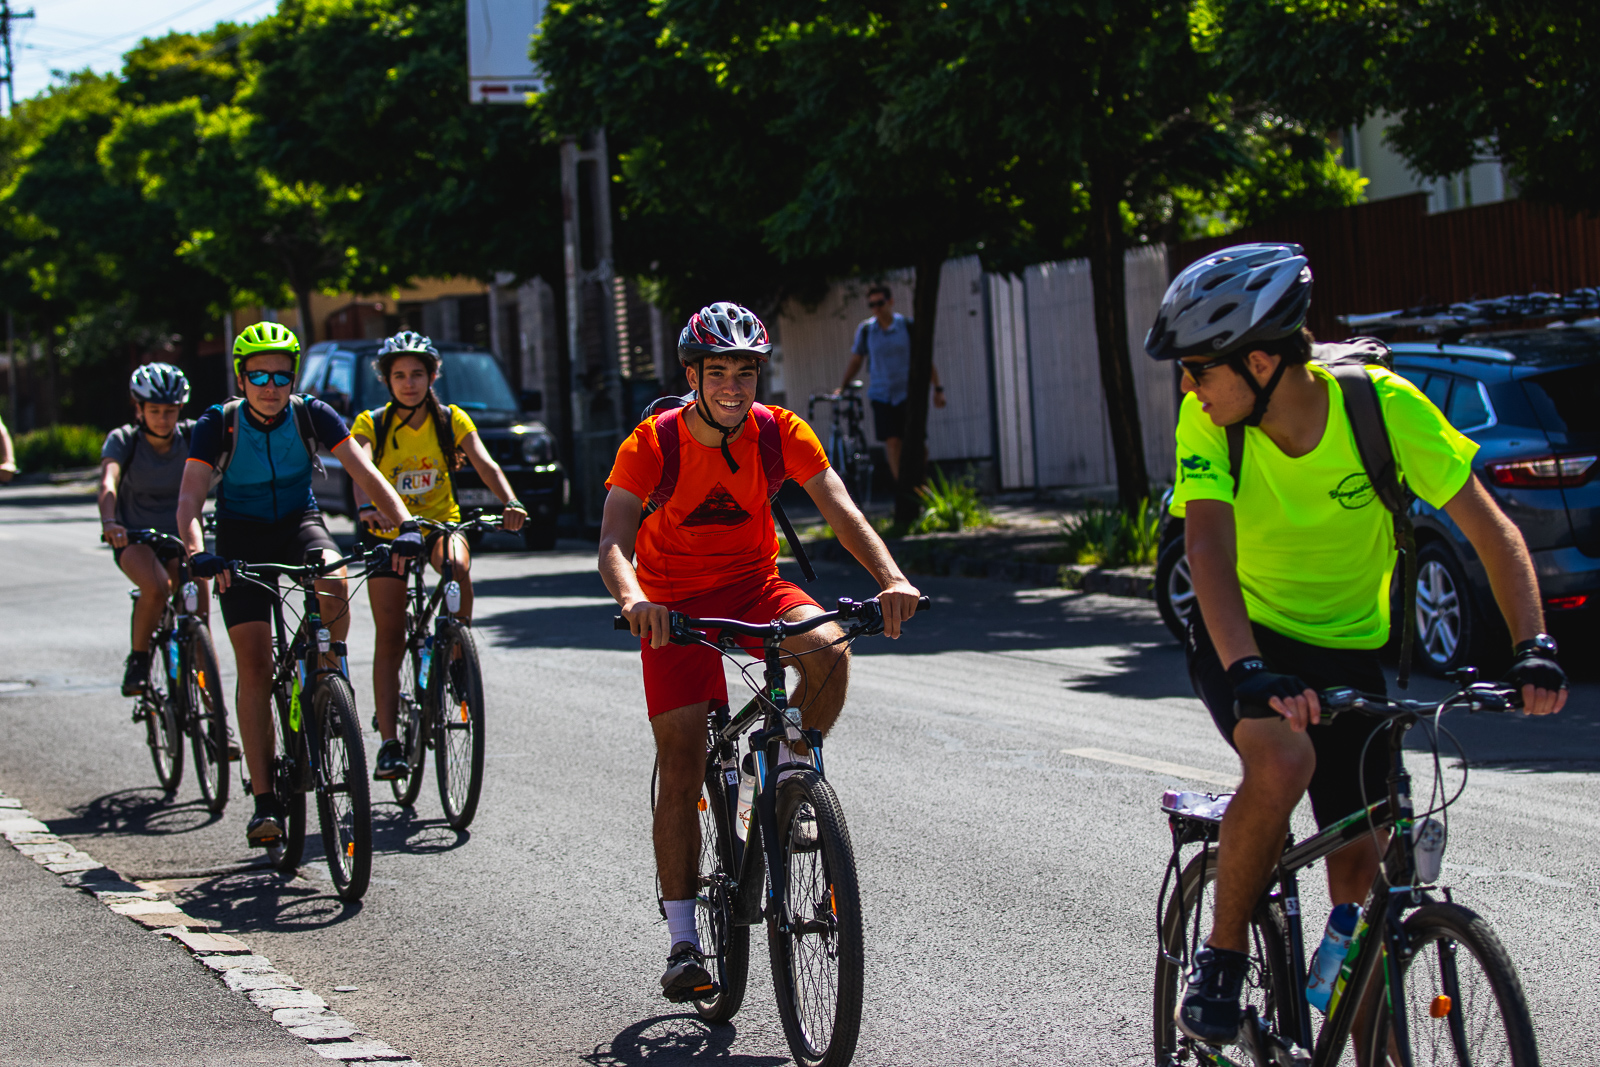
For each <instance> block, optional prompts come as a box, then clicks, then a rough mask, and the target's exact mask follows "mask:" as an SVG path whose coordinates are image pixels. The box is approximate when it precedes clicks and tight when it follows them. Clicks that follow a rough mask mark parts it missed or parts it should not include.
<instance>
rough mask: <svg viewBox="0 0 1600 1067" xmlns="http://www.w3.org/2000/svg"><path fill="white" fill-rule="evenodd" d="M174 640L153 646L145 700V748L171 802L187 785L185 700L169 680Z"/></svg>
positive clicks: (143, 698) (163, 639) (158, 642)
mask: <svg viewBox="0 0 1600 1067" xmlns="http://www.w3.org/2000/svg"><path fill="white" fill-rule="evenodd" d="M172 640H173V636H172V635H171V634H168V635H167V636H165V637H162V638H159V639H157V640H156V641H155V642H153V643H152V644H151V646H150V670H149V672H148V673H147V675H146V681H145V691H144V696H142V697H141V698H140V699H141V700H142V701H143V702H144V706H145V712H146V715H145V720H144V727H145V744H146V745H147V746H149V748H150V762H151V763H152V764H153V765H154V766H155V769H156V781H158V782H160V783H161V788H162V790H163V791H164V792H165V793H166V795H167V799H168V800H170V799H172V797H174V796H175V795H176V794H177V792H178V786H179V785H181V784H183V740H184V738H183V718H182V715H181V713H180V711H179V708H178V700H179V699H181V698H180V697H179V696H178V695H177V693H176V692H174V690H173V687H172V684H171V679H169V678H168V677H167V656H168V655H169V653H168V651H167V648H168V644H169V643H170V642H171V641H172Z"/></svg>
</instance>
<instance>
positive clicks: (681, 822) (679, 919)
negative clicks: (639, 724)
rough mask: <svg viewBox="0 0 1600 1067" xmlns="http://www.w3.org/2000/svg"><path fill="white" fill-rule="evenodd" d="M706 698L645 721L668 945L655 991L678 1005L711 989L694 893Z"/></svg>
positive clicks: (698, 858)
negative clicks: (652, 744) (652, 759)
mask: <svg viewBox="0 0 1600 1067" xmlns="http://www.w3.org/2000/svg"><path fill="white" fill-rule="evenodd" d="M710 709H711V702H710V701H709V700H702V701H699V702H698V703H695V704H688V705H685V706H684V707H680V708H673V709H672V710H671V711H667V712H663V713H662V714H660V715H656V716H654V717H652V718H651V720H650V730H651V732H652V733H653V734H654V735H655V739H656V774H657V778H656V810H655V821H654V826H653V827H652V836H653V838H654V841H655V852H656V873H657V875H658V876H659V878H660V879H661V902H662V908H663V910H664V911H665V912H666V913H667V938H668V941H669V942H670V943H671V945H672V948H671V951H670V952H669V954H668V957H667V970H666V973H665V974H663V975H662V976H661V990H662V993H663V994H665V996H666V998H667V999H668V1000H671V1001H674V1002H678V1003H681V1002H683V1001H688V1000H693V999H694V998H695V996H696V994H697V993H698V994H699V995H704V994H705V993H706V992H708V991H709V990H710V987H711V972H710V971H708V970H706V966H705V957H704V956H703V955H702V953H701V950H700V935H699V933H698V932H697V931H696V928H695V895H696V891H697V888H698V886H697V881H698V867H699V862H700V812H699V810H698V808H697V805H698V803H699V800H700V790H701V787H702V785H703V783H704V780H705V773H706V714H707V713H708V712H709V711H710Z"/></svg>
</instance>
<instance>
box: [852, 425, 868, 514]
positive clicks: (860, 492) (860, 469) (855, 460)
mask: <svg viewBox="0 0 1600 1067" xmlns="http://www.w3.org/2000/svg"><path fill="white" fill-rule="evenodd" d="M849 444H850V466H849V468H848V470H849V480H848V482H847V483H846V484H847V487H848V488H849V490H850V493H851V495H852V496H854V497H855V498H856V503H857V504H867V503H870V502H871V500H872V451H871V450H870V449H869V448H868V447H867V439H866V438H865V437H862V436H860V435H859V434H858V435H856V436H853V437H851V438H850V443H849Z"/></svg>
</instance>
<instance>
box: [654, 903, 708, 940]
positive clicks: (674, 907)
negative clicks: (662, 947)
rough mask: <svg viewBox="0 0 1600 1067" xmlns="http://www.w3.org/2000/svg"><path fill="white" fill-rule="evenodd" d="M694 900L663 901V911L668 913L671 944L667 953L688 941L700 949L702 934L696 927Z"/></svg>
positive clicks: (668, 934) (668, 937)
mask: <svg viewBox="0 0 1600 1067" xmlns="http://www.w3.org/2000/svg"><path fill="white" fill-rule="evenodd" d="M694 905H695V902H694V901H693V900H663V901H662V902H661V907H662V910H664V911H665V912H666V913H667V939H668V940H669V941H670V942H671V943H670V944H669V945H668V946H667V951H668V952H671V951H672V949H673V948H675V947H676V946H677V944H678V942H680V941H687V942H689V944H691V945H693V946H694V947H695V948H699V947H700V932H699V931H698V930H696V929H695V926H694Z"/></svg>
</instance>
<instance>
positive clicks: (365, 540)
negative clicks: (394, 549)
mask: <svg viewBox="0 0 1600 1067" xmlns="http://www.w3.org/2000/svg"><path fill="white" fill-rule="evenodd" d="M360 529H361V534H360V540H361V550H362V551H363V552H371V551H372V550H373V549H375V548H377V547H378V546H379V545H392V544H394V538H392V537H379V536H377V535H376V534H374V533H373V532H372V531H371V530H369V529H367V528H366V527H365V526H362V527H361V528H360ZM379 578H398V579H399V580H400V581H402V582H403V581H405V580H406V576H405V575H403V574H396V573H395V572H394V568H393V567H379V568H378V569H377V570H375V571H373V572H372V573H371V574H370V575H369V576H368V578H367V580H368V581H376V580H378V579H379Z"/></svg>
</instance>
